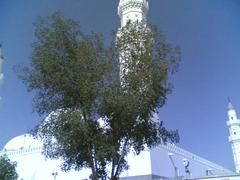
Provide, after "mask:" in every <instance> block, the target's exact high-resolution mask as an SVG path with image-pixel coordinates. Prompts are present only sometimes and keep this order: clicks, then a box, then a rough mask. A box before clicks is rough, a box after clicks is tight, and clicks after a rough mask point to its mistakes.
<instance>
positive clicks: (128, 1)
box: [118, 0, 149, 27]
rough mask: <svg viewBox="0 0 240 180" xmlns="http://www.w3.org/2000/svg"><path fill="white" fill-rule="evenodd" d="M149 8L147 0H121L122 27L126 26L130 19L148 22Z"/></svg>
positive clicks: (119, 7)
mask: <svg viewBox="0 0 240 180" xmlns="http://www.w3.org/2000/svg"><path fill="white" fill-rule="evenodd" d="M148 9H149V6H148V2H147V0H120V2H119V6H118V15H119V17H120V19H121V27H123V26H125V25H126V24H127V22H128V21H131V22H135V21H139V22H142V21H143V22H147V13H148Z"/></svg>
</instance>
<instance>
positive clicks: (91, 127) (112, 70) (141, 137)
mask: <svg viewBox="0 0 240 180" xmlns="http://www.w3.org/2000/svg"><path fill="white" fill-rule="evenodd" d="M35 27H36V30H35V35H36V37H37V41H36V42H35V43H34V44H33V54H32V61H31V66H30V67H25V68H22V69H21V71H20V72H19V75H20V78H21V79H22V80H23V81H24V82H25V83H26V85H27V87H28V90H29V91H35V93H36V96H35V99H34V108H35V110H36V111H37V112H38V113H39V115H41V116H43V117H44V120H43V121H42V122H41V123H39V125H38V126H37V127H36V128H35V130H34V133H35V135H36V136H37V137H40V138H41V139H42V140H43V144H44V148H43V149H44V155H45V156H46V157H48V158H55V159H58V158H61V159H63V164H62V169H63V170H64V171H68V170H70V169H72V168H73V169H75V170H81V169H82V168H90V169H91V170H92V175H91V178H92V179H99V178H101V179H107V178H111V179H117V178H118V177H119V175H120V174H121V172H122V171H124V170H125V169H127V168H128V166H127V162H126V159H125V158H126V155H127V154H128V153H129V152H130V151H131V150H133V151H135V152H136V153H137V154H139V153H140V152H141V151H142V150H144V149H145V148H146V147H148V148H151V147H153V146H155V145H157V144H159V143H165V142H168V141H171V142H175V141H177V140H178V134H177V131H168V130H166V129H165V128H164V126H163V123H162V122H160V121H159V122H157V121H153V120H152V116H153V115H154V114H155V113H156V112H157V108H158V107H161V106H163V105H164V104H165V102H166V95H167V94H168V93H169V92H170V90H171V86H169V85H168V77H169V74H170V73H172V72H174V71H175V70H176V67H177V60H178V58H179V56H178V52H177V50H176V49H175V48H173V47H171V46H170V45H168V44H167V43H165V41H164V40H163V38H162V36H161V34H160V33H159V32H158V30H157V29H156V28H153V29H152V30H151V31H150V29H148V28H147V27H146V26H145V25H144V24H142V23H129V24H128V25H127V26H126V27H124V28H123V29H121V30H120V31H121V34H119V36H118V37H117V42H115V38H114V42H113V43H112V44H111V45H110V47H106V46H105V45H104V40H103V38H102V36H101V35H99V34H96V33H92V34H90V35H85V34H84V33H83V32H81V31H80V28H79V25H78V23H76V22H75V21H73V20H69V19H67V20H65V19H64V18H63V17H62V15H61V14H60V13H55V14H53V15H52V16H51V17H46V18H42V17H41V18H39V19H38V20H37V21H36V23H35ZM126 54H127V55H126ZM119 58H120V59H121V60H123V61H121V62H120V63H119ZM123 62H124V63H123ZM119 72H120V73H121V76H119ZM48 114H49V115H48ZM46 116H47V118H45V117H46ZM110 167H111V169H110V172H111V173H110V176H109V173H108V171H109V168H110Z"/></svg>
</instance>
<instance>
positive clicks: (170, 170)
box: [0, 0, 240, 180]
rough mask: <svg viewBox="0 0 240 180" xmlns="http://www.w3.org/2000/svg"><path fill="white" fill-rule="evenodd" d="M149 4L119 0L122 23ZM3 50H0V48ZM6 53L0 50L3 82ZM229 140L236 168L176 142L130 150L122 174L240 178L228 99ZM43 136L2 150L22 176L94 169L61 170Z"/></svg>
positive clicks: (157, 178)
mask: <svg viewBox="0 0 240 180" xmlns="http://www.w3.org/2000/svg"><path fill="white" fill-rule="evenodd" d="M148 9H149V6H148V1H147V0H120V3H119V6H118V14H119V16H120V19H121V26H122V27H123V26H125V25H126V23H127V21H129V20H131V21H146V20H147V12H148ZM0 53H1V51H0ZM2 61H3V57H2V55H1V54H0V82H2V80H3V75H2V73H1V66H2ZM228 117H229V119H228V121H227V126H228V128H229V132H230V135H229V142H230V144H231V146H232V152H233V157H234V162H235V168H236V171H235V172H234V171H232V170H228V169H226V168H224V167H222V166H220V165H217V164H215V163H213V162H210V161H208V160H206V159H204V158H202V157H199V156H197V155H195V154H193V153H191V152H189V151H186V150H184V149H182V148H180V147H178V146H176V145H174V144H170V143H168V144H166V145H159V146H157V147H155V148H153V149H150V150H145V151H143V152H142V153H141V154H140V155H138V156H137V155H134V154H133V153H131V154H129V155H128V157H127V160H128V164H129V166H130V168H129V170H127V171H125V172H124V173H123V174H122V175H121V179H122V180H197V179H198V180H240V174H238V173H240V120H239V119H238V118H237V114H236V111H235V109H234V107H233V105H232V103H231V102H230V101H229V104H228ZM42 146H43V144H42V142H41V140H38V139H34V138H33V137H32V136H31V135H29V134H24V135H20V136H17V137H14V138H13V139H11V140H10V141H9V142H8V143H7V144H6V145H5V147H4V148H3V150H2V151H0V155H3V154H7V156H8V157H9V158H10V159H11V160H12V161H16V162H17V172H18V175H19V180H42V179H46V180H52V179H53V180H56V179H57V180H79V179H80V180H86V179H89V174H90V173H91V172H90V170H88V169H83V170H81V171H79V172H77V171H73V170H71V171H69V172H67V173H65V172H62V171H61V169H60V165H61V160H49V159H45V157H44V156H43V155H42V154H41V152H42Z"/></svg>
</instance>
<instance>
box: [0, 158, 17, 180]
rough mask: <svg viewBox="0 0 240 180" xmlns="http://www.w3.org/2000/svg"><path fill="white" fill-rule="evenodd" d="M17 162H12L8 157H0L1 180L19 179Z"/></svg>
mask: <svg viewBox="0 0 240 180" xmlns="http://www.w3.org/2000/svg"><path fill="white" fill-rule="evenodd" d="M16 166H17V163H16V162H12V161H10V159H9V158H8V157H7V156H6V155H3V156H0V179H1V180H15V179H17V178H18V174H17V172H16Z"/></svg>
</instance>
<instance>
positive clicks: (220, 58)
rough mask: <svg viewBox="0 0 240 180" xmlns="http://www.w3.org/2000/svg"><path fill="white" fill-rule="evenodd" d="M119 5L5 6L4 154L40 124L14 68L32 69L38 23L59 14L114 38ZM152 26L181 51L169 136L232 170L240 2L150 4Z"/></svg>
mask: <svg viewBox="0 0 240 180" xmlns="http://www.w3.org/2000/svg"><path fill="white" fill-rule="evenodd" d="M117 4H118V1H117V0H115V1H113V0H101V1H100V0H51V1H49V0H41V1H32V0H24V1H19V0H11V1H8V0H0V42H2V43H3V52H4V56H5V62H4V67H3V72H4V74H5V84H4V85H3V86H2V87H1V88H0V95H1V96H2V97H3V102H2V103H1V105H0V124H1V125H0V148H3V147H4V145H5V144H6V143H7V141H8V140H10V139H11V138H13V137H14V136H17V135H21V134H23V133H25V132H26V131H28V130H30V129H31V128H32V127H34V125H35V124H37V123H38V122H39V119H40V118H39V117H38V115H37V114H35V113H33V109H32V97H33V94H31V93H28V92H27V91H26V87H25V86H24V85H23V84H22V82H21V81H20V80H19V79H18V78H17V75H16V74H15V73H14V71H13V66H14V65H17V64H21V65H27V64H28V63H29V61H30V57H31V51H32V49H31V44H32V42H34V28H33V25H32V23H33V22H34V21H35V20H36V17H37V16H46V15H50V14H51V13H53V12H54V11H56V10H61V11H62V12H63V13H64V14H65V16H66V17H71V18H74V19H75V20H78V21H80V24H81V27H82V29H83V30H84V31H86V32H90V31H97V32H101V33H103V34H104V36H105V37H106V38H107V39H109V38H110V37H111V32H112V30H113V29H115V28H116V27H118V25H119V18H118V16H117ZM149 5H150V11H149V16H148V21H149V23H151V24H155V25H157V26H158V27H159V29H160V30H161V31H162V32H163V33H164V34H165V36H166V39H167V40H168V41H169V42H171V43H172V44H174V45H178V46H180V47H181V50H182V61H181V64H180V69H179V72H178V73H177V74H175V75H174V76H173V77H172V78H171V81H172V83H173V85H174V90H173V93H172V94H171V95H169V96H168V103H167V105H166V106H165V107H163V108H162V109H161V110H160V118H161V120H163V121H164V122H165V125H166V126H167V127H168V128H170V129H179V133H180V138H181V140H180V143H179V144H178V145H179V146H180V147H183V148H185V149H186V150H189V151H191V152H193V153H195V154H197V155H200V156H202V157H204V158H206V159H208V160H211V161H213V162H216V163H218V164H220V165H222V166H225V167H227V168H230V169H233V167H234V165H233V158H232V152H231V146H230V144H229V143H228V129H227V126H226V121H227V98H228V97H230V98H231V99H232V102H233V104H234V106H235V107H236V109H237V110H239V112H240V80H239V77H240V33H239V32H240V23H239V19H240V1H239V0H211V1H209V0H181V1H179V0H156V1H154V0H152V1H150V2H149Z"/></svg>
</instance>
